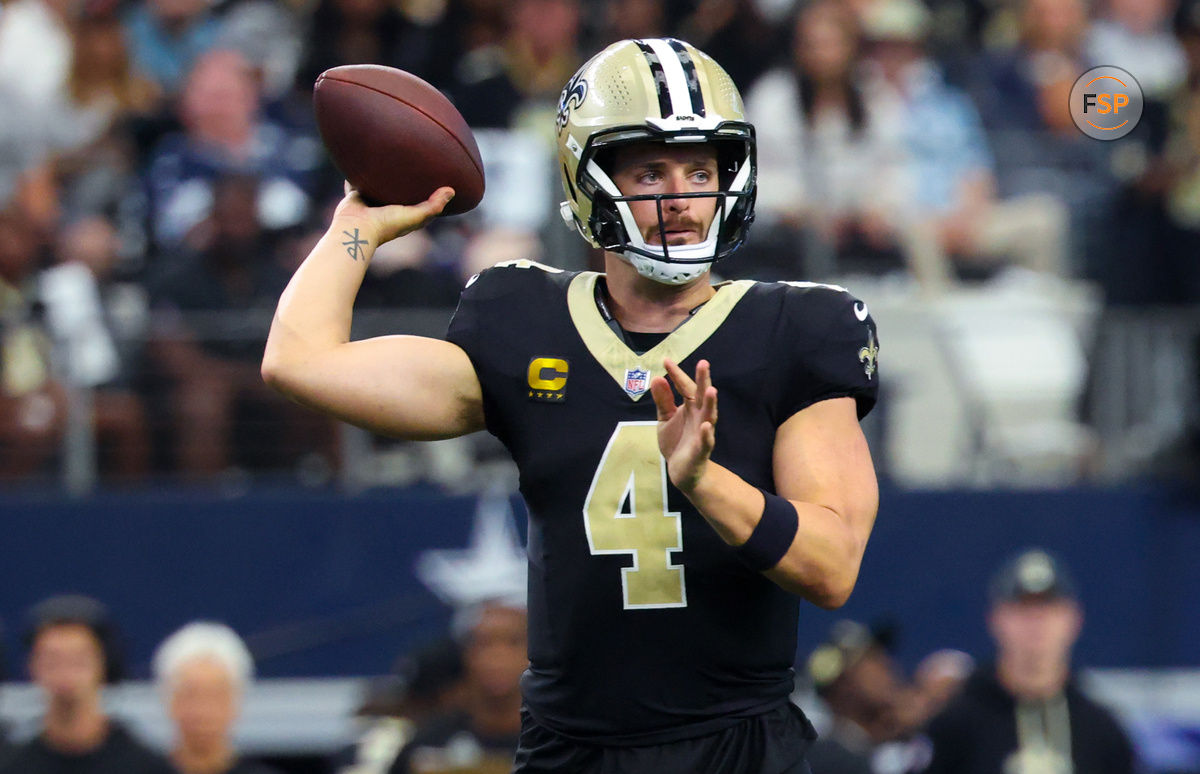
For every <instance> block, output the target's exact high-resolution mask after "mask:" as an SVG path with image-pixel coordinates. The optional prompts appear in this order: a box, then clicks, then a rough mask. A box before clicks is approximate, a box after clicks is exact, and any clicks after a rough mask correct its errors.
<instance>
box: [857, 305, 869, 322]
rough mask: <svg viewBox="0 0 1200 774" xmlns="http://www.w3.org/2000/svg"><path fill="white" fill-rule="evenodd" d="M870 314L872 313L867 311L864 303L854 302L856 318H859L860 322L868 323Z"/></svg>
mask: <svg viewBox="0 0 1200 774" xmlns="http://www.w3.org/2000/svg"><path fill="white" fill-rule="evenodd" d="M868 314H870V313H869V312H868V311H867V305H866V304H864V303H863V302H862V301H855V302H854V316H855V317H857V318H858V321H859V322H866V321H867V315H868Z"/></svg>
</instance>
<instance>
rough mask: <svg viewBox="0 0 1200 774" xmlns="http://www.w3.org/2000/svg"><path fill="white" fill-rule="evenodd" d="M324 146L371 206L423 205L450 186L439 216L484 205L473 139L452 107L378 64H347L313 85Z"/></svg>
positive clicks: (415, 80) (405, 76) (423, 84)
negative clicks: (438, 190) (451, 196)
mask: <svg viewBox="0 0 1200 774" xmlns="http://www.w3.org/2000/svg"><path fill="white" fill-rule="evenodd" d="M313 110H314V112H315V113H316V117H317V127H318V129H319V130H320V132H321V140H322V141H323V142H324V143H325V147H326V148H327V149H328V150H329V155H330V157H332V158H333V161H334V163H335V164H337V167H338V169H339V170H340V171H341V173H342V175H344V176H345V178H346V179H347V180H349V181H350V184H351V185H353V186H354V187H355V188H357V189H358V190H359V193H361V194H362V196H363V198H364V199H365V200H366V201H367V203H368V204H419V203H420V202H423V201H425V200H426V199H428V198H429V195H430V194H431V193H433V192H434V191H436V190H437V189H438V188H440V187H442V186H444V185H448V186H450V187H451V188H453V189H454V198H453V199H451V200H450V203H449V204H447V205H446V209H445V210H444V211H443V213H442V214H444V215H457V214H459V213H462V212H466V211H468V210H471V209H474V208H475V206H476V205H478V204H479V201H480V200H481V199H482V198H483V187H484V184H483V161H482V160H481V159H480V157H479V147H478V146H477V145H476V144H475V136H474V135H472V134H471V129H470V127H468V126H467V122H466V121H464V120H463V117H462V115H461V114H460V113H459V112H458V110H456V109H455V107H454V105H452V104H450V100H448V99H446V97H445V96H444V95H443V94H442V93H441V92H440V91H438V90H437V89H435V88H434V87H433V86H430V85H429V84H428V83H426V82H425V81H423V80H421V79H420V78H418V77H417V76H415V75H413V74H411V73H406V72H404V71H403V70H397V69H396V68H394V67H383V66H381V65H344V66H342V67H334V68H332V69H329V70H326V71H325V72H323V73H321V75H320V76H319V77H318V78H317V82H316V84H315V85H314V86H313Z"/></svg>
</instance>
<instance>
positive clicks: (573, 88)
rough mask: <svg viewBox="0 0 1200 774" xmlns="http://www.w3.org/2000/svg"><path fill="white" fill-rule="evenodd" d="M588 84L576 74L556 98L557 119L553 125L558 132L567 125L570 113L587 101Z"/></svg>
mask: <svg viewBox="0 0 1200 774" xmlns="http://www.w3.org/2000/svg"><path fill="white" fill-rule="evenodd" d="M587 93H588V84H587V81H585V80H584V79H583V78H581V77H579V73H576V74H575V75H574V77H572V78H571V80H569V81H567V85H566V86H565V87H563V90H562V94H561V95H560V96H559V98H558V117H557V118H556V119H555V120H554V123H555V124H556V125H557V126H558V131H560V132H561V131H562V130H563V127H564V126H566V125H567V119H568V118H570V115H571V111H572V110H574V109H575V108H577V107H579V106H580V105H582V104H583V101H584V100H585V99H587Z"/></svg>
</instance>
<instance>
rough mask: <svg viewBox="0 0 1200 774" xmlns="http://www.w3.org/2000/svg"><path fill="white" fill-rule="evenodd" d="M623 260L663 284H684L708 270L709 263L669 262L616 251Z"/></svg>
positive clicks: (629, 252) (630, 252)
mask: <svg viewBox="0 0 1200 774" xmlns="http://www.w3.org/2000/svg"><path fill="white" fill-rule="evenodd" d="M618 255H620V256H621V258H623V259H624V260H625V261H627V262H628V263H629V264H631V265H632V266H633V268H634V269H636V270H637V273H638V274H640V275H641V276H643V277H645V278H646V279H648V280H654V281H655V282H659V283H662V284H663V285H684V284H687V283H688V282H691V281H692V280H694V279H696V278H697V277H701V276H703V275H704V272H706V271H708V269H709V267H710V266H712V264H711V263H670V262H668V261H660V260H658V259H656V258H647V257H646V256H644V255H639V254H637V253H635V252H632V251H629V250H627V251H625V252H622V253H618Z"/></svg>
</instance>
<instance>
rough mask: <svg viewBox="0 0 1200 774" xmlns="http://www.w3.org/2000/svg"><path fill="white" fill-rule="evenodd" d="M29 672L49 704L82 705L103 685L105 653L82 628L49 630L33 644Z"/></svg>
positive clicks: (64, 626)
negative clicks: (76, 703)
mask: <svg viewBox="0 0 1200 774" xmlns="http://www.w3.org/2000/svg"><path fill="white" fill-rule="evenodd" d="M29 672H30V674H31V675H32V676H33V681H34V682H35V683H37V684H38V685H39V686H41V688H42V690H43V691H45V692H46V694H47V697H48V698H49V700H50V701H51V702H68V703H74V702H79V701H84V700H87V699H89V698H90V697H93V696H96V695H98V694H99V691H100V686H101V685H102V684H103V682H104V649H103V648H102V647H101V645H100V641H99V640H97V639H96V635H95V634H94V633H93V632H92V630H91V629H89V628H88V627H86V626H84V625H83V624H61V625H58V626H50V627H48V628H47V629H45V630H44V631H42V632H41V633H39V634H38V635H37V638H36V640H35V641H34V644H33V650H32V652H31V653H30V656H29Z"/></svg>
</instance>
